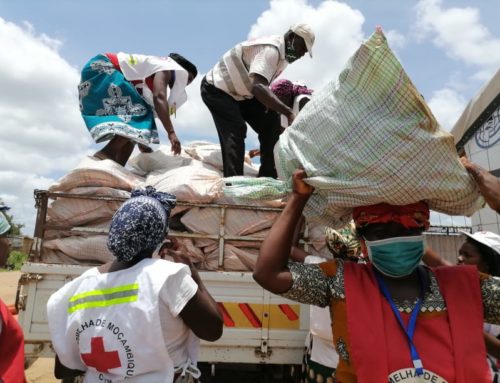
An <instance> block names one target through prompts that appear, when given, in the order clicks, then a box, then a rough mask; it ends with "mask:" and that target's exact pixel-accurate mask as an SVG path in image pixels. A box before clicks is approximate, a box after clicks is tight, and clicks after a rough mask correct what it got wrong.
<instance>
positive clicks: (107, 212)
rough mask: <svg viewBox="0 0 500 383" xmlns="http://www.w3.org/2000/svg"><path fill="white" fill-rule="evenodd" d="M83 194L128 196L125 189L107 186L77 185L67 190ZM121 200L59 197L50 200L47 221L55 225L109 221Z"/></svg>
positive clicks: (77, 224) (71, 192) (76, 224)
mask: <svg viewBox="0 0 500 383" xmlns="http://www.w3.org/2000/svg"><path fill="white" fill-rule="evenodd" d="M68 193H70V194H79V195H83V196H106V197H116V198H129V197H130V193H129V192H128V191H125V190H120V189H112V188H109V187H79V188H75V189H71V190H69V191H68ZM122 203H123V201H105V200H94V199H81V198H64V197H59V198H57V199H55V200H54V201H52V203H51V204H50V206H49V208H48V210H47V216H48V222H49V223H51V224H57V225H68V226H79V225H87V224H91V223H97V222H101V221H109V220H110V219H111V217H112V216H113V214H114V213H115V211H116V210H118V208H119V207H120V206H121V205H122Z"/></svg>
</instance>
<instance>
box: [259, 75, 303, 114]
mask: <svg viewBox="0 0 500 383" xmlns="http://www.w3.org/2000/svg"><path fill="white" fill-rule="evenodd" d="M252 94H253V95H254V97H255V98H256V99H257V100H258V101H259V102H260V103H262V104H264V105H265V106H266V107H268V108H269V109H271V110H274V111H276V112H278V113H281V114H284V115H285V116H286V118H288V124H291V123H292V122H293V120H294V119H295V114H294V113H293V111H292V109H291V108H289V107H288V106H286V105H285V104H283V103H282V102H281V101H280V99H279V98H278V97H276V96H275V95H274V93H273V92H271V89H269V82H268V81H267V79H266V78H265V77H263V76H261V75H259V74H256V73H253V74H252Z"/></svg>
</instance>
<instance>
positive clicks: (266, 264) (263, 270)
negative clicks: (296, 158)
mask: <svg viewBox="0 0 500 383" xmlns="http://www.w3.org/2000/svg"><path fill="white" fill-rule="evenodd" d="M292 177H293V192H292V195H291V196H290V198H289V200H288V201H287V204H286V206H285V208H284V209H283V211H282V213H281V214H280V216H279V217H278V219H277V220H276V222H275V223H274V224H273V226H272V228H271V230H270V231H269V234H268V235H267V237H266V239H265V240H264V242H262V245H261V247H260V253H259V257H258V258H257V263H256V265H255V269H254V272H253V278H254V279H255V281H256V282H257V283H258V284H259V285H261V286H262V287H264V288H265V289H266V290H269V291H271V292H272V293H275V294H281V293H284V292H286V291H288V290H290V288H291V287H292V285H293V280H292V274H291V273H290V270H289V269H288V267H287V263H288V257H289V256H290V252H291V249H292V244H293V239H294V238H293V237H294V232H295V228H296V223H297V221H299V220H300V217H301V215H302V210H303V209H304V206H305V205H306V203H307V200H308V199H309V197H310V196H311V194H312V192H313V191H314V188H313V187H312V186H310V185H308V184H306V183H305V182H304V181H303V179H304V178H305V177H306V173H305V171H304V170H302V169H298V170H296V171H295V172H294V173H293V176H292Z"/></svg>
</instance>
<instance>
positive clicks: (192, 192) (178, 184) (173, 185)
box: [145, 166, 222, 202]
mask: <svg viewBox="0 0 500 383" xmlns="http://www.w3.org/2000/svg"><path fill="white" fill-rule="evenodd" d="M145 185H151V186H153V187H154V188H156V190H158V191H162V192H167V193H172V194H174V195H175V196H176V197H177V200H178V201H185V202H212V201H213V200H214V199H215V198H217V196H218V195H219V194H221V193H222V190H221V189H222V178H221V177H220V175H219V173H218V172H216V171H213V170H210V169H206V168H204V167H198V166H183V167H180V168H176V169H172V170H169V171H167V172H163V171H161V170H160V171H156V172H152V173H151V174H149V175H148V177H147V179H146V182H145Z"/></svg>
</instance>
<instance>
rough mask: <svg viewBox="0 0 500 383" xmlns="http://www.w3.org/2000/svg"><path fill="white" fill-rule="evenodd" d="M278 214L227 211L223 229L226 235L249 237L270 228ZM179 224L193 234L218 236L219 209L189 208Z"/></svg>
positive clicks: (253, 211) (236, 210)
mask: <svg viewBox="0 0 500 383" xmlns="http://www.w3.org/2000/svg"><path fill="white" fill-rule="evenodd" d="M278 214H279V213H278V212H274V211H256V210H245V209H241V210H239V209H228V210H227V211H226V216H225V220H224V227H225V231H226V234H228V235H251V234H252V233H257V232H259V231H261V230H265V229H268V228H270V227H271V226H272V224H273V223H274V221H275V220H276V218H277V217H278ZM181 222H182V223H183V224H184V225H185V226H186V227H187V228H188V229H189V230H191V231H192V232H194V233H203V234H218V233H219V227H220V209H216V208H199V207H194V208H191V209H190V210H189V211H188V212H187V213H186V214H184V216H183V217H182V218H181Z"/></svg>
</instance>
